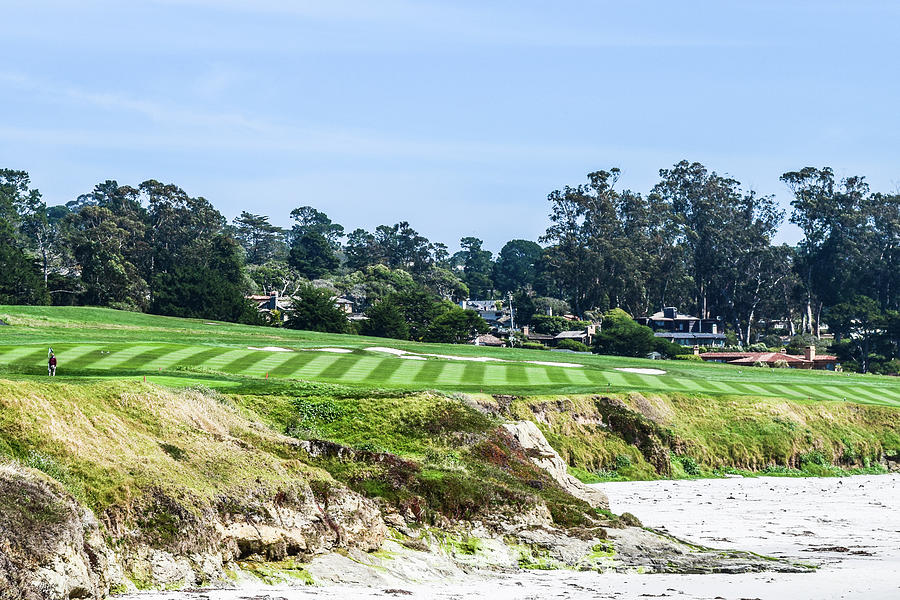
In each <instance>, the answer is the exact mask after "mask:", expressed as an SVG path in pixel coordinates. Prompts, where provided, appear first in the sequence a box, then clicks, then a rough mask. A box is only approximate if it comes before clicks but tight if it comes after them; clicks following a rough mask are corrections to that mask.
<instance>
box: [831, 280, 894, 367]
mask: <svg viewBox="0 0 900 600" xmlns="http://www.w3.org/2000/svg"><path fill="white" fill-rule="evenodd" d="M825 321H826V322H827V323H828V327H829V329H830V330H831V331H833V332H834V334H835V341H836V342H837V343H840V342H841V340H842V339H846V340H847V347H848V348H849V350H850V354H851V356H852V357H853V358H854V359H855V360H856V362H857V364H859V367H860V371H861V372H862V373H868V372H869V367H870V364H871V362H872V358H873V357H872V353H873V352H872V351H873V344H874V341H875V339H876V338H877V337H879V336H880V335H881V334H882V332H883V331H884V329H885V328H886V327H887V326H888V323H889V321H888V316H887V315H885V313H884V312H883V311H882V310H881V307H879V306H878V302H876V301H875V300H873V299H872V298H869V297H868V296H863V295H856V296H853V297H852V298H851V299H850V300H846V301H844V302H840V303H838V304H836V305H834V306H832V307H831V308H829V309H828V311H827V312H826V313H825Z"/></svg>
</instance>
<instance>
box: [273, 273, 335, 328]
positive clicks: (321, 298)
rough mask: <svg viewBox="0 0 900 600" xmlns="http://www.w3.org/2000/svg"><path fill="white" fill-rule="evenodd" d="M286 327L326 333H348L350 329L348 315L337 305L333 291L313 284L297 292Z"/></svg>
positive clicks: (302, 287) (301, 287)
mask: <svg viewBox="0 0 900 600" xmlns="http://www.w3.org/2000/svg"><path fill="white" fill-rule="evenodd" d="M285 325H286V327H289V328H291V329H303V330H306V331H321V332H324V333H347V332H348V331H349V329H350V322H349V321H348V320H347V315H346V314H344V311H342V310H341V309H339V308H338V307H337V306H336V305H335V303H334V294H333V293H332V292H331V290H328V289H324V288H317V287H315V286H314V285H311V284H306V285H302V286H300V288H299V289H298V290H297V293H296V294H295V295H294V297H293V307H292V308H291V310H289V311H288V320H287V323H286V324H285Z"/></svg>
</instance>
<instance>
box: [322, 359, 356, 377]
mask: <svg viewBox="0 0 900 600" xmlns="http://www.w3.org/2000/svg"><path fill="white" fill-rule="evenodd" d="M356 361H357V359H356V358H353V357H348V356H340V357H339V358H338V359H337V360H336V361H334V362H333V363H331V364H330V365H328V366H327V367H325V369H324V370H323V371H322V372H321V373H319V375H318V376H317V377H321V378H322V379H329V380H332V381H339V380H341V378H342V377H343V376H344V373H346V372H347V371H349V370H350V367H352V366H353V364H354V363H355V362H356Z"/></svg>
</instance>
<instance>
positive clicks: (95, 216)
mask: <svg viewBox="0 0 900 600" xmlns="http://www.w3.org/2000/svg"><path fill="white" fill-rule="evenodd" d="M69 220H70V226H71V228H70V230H69V239H68V240H67V243H68V244H70V247H71V249H72V254H73V255H74V257H75V260H76V261H77V262H78V264H79V265H80V266H81V283H82V285H83V287H84V293H83V295H82V297H81V298H80V301H81V302H82V303H84V304H89V305H97V306H120V307H128V308H136V309H141V310H144V309H146V308H147V304H148V300H149V288H148V286H147V282H146V280H145V279H144V278H143V276H142V274H141V269H140V268H139V266H138V265H141V264H142V263H143V260H144V258H146V256H145V254H144V253H142V250H143V248H144V245H143V240H144V235H145V233H146V224H145V223H144V222H143V221H142V220H141V219H140V215H135V214H133V213H120V214H116V213H114V212H113V211H112V210H111V209H110V208H107V207H105V206H99V205H95V204H84V205H82V206H81V208H79V209H78V210H77V212H74V213H73V214H72V215H71V217H70V218H69Z"/></svg>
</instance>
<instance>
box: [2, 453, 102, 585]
mask: <svg viewBox="0 0 900 600" xmlns="http://www.w3.org/2000/svg"><path fill="white" fill-rule="evenodd" d="M110 558H111V552H110V551H109V549H108V548H107V547H106V544H105V543H104V541H103V538H102V536H101V535H100V528H99V524H98V523H97V520H96V519H95V518H94V516H93V514H91V513H90V511H88V510H86V509H84V508H82V507H81V506H79V504H78V503H77V502H76V501H75V499H74V498H72V497H71V496H70V495H69V494H68V493H66V491H65V490H63V489H62V487H61V486H60V485H59V484H58V483H56V482H55V481H53V480H51V479H49V478H48V477H46V476H45V475H44V474H43V473H40V472H39V471H35V470H33V469H29V468H27V467H22V466H19V465H16V464H12V463H5V464H0V599H2V600H12V599H14V598H15V599H23V600H32V599H33V600H39V599H40V600H56V599H66V598H103V597H105V596H106V594H107V593H108V592H109V579H108V577H107V571H108V567H109V562H110Z"/></svg>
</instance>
